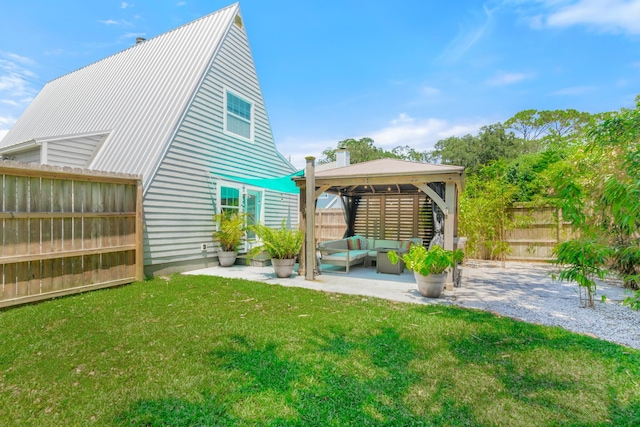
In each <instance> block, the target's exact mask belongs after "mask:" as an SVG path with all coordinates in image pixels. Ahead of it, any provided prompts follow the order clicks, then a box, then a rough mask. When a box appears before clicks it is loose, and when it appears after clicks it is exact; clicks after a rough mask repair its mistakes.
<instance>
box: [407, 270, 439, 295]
mask: <svg viewBox="0 0 640 427" xmlns="http://www.w3.org/2000/svg"><path fill="white" fill-rule="evenodd" d="M413 275H414V277H415V278H416V282H417V283H418V291H420V295H422V296H423V297H427V298H439V297H440V295H441V294H442V291H443V290H444V284H445V282H446V281H447V273H442V274H429V275H428V276H423V275H422V274H419V273H416V272H415V271H414V272H413Z"/></svg>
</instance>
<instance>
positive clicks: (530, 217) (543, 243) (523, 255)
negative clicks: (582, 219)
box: [505, 205, 572, 261]
mask: <svg viewBox="0 0 640 427" xmlns="http://www.w3.org/2000/svg"><path fill="white" fill-rule="evenodd" d="M507 214H508V215H509V217H510V218H511V220H512V221H513V222H514V223H515V224H516V226H515V227H514V228H513V229H511V230H506V232H505V241H506V242H507V243H508V244H509V248H510V252H509V253H508V254H507V255H506V259H507V260H514V261H515V260H523V261H547V260H550V259H553V254H552V252H553V248H554V247H555V246H556V245H557V244H558V243H560V242H564V241H566V240H569V239H570V238H571V237H572V229H571V227H570V226H569V223H568V222H565V221H564V220H563V219H562V214H561V212H560V210H559V209H558V208H555V207H551V206H548V207H526V206H520V205H515V206H512V207H511V208H509V209H508V210H507Z"/></svg>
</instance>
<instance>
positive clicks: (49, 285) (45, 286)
mask: <svg viewBox="0 0 640 427" xmlns="http://www.w3.org/2000/svg"><path fill="white" fill-rule="evenodd" d="M40 262H41V264H42V279H41V282H42V293H43V294H47V293H49V292H52V291H53V264H54V260H53V259H45V260H42V261H40Z"/></svg>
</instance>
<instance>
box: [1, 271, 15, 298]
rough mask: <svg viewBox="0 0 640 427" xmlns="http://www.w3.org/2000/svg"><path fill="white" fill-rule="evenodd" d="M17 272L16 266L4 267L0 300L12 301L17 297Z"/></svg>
mask: <svg viewBox="0 0 640 427" xmlns="http://www.w3.org/2000/svg"><path fill="white" fill-rule="evenodd" d="M16 280H17V270H16V264H5V265H4V289H3V294H2V298H3V299H12V298H15V297H16V296H17V295H18V292H17V282H16Z"/></svg>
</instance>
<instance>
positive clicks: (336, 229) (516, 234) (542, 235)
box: [316, 205, 572, 261]
mask: <svg viewBox="0 0 640 427" xmlns="http://www.w3.org/2000/svg"><path fill="white" fill-rule="evenodd" d="M507 215H508V216H509V217H510V219H511V221H513V222H514V223H515V224H516V226H515V227H514V228H513V229H511V230H505V232H504V235H505V241H506V242H507V243H508V244H509V249H510V252H509V253H508V254H507V255H506V257H505V259H507V260H512V261H517V260H519V261H547V260H550V259H553V254H552V251H553V248H554V247H555V246H556V245H557V244H558V243H560V242H564V241H566V240H568V239H570V238H572V230H571V227H570V226H569V223H567V222H566V221H564V220H563V219H562V215H561V213H560V212H559V210H558V209H557V208H555V207H534V208H532V207H526V206H519V205H516V206H513V207H511V208H509V209H508V210H507ZM346 228H347V227H346V225H345V222H344V214H343V212H342V209H318V210H317V211H316V239H317V240H318V241H319V242H323V241H327V240H334V239H341V238H342V235H343V234H344V232H345V230H346ZM477 256H479V257H480V258H488V253H487V251H484V252H483V251H481V253H480V254H478V255H477Z"/></svg>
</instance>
